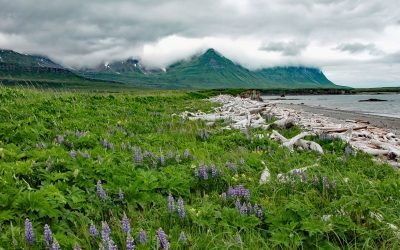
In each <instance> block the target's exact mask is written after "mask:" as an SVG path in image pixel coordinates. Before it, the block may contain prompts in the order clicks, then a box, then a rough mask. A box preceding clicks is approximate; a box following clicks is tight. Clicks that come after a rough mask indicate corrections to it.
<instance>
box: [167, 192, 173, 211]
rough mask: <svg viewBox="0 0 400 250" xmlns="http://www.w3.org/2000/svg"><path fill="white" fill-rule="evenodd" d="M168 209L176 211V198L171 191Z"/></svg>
mask: <svg viewBox="0 0 400 250" xmlns="http://www.w3.org/2000/svg"><path fill="white" fill-rule="evenodd" d="M168 211H169V212H170V213H173V212H174V211H175V199H174V197H173V196H172V194H171V193H169V195H168Z"/></svg>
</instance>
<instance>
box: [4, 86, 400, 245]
mask: <svg viewBox="0 0 400 250" xmlns="http://www.w3.org/2000/svg"><path fill="white" fill-rule="evenodd" d="M203 98H204V95H203V94H200V93H195V92H192V93H190V92H182V91H169V92H167V91H165V92H157V91H152V92H145V91H142V92H139V91H133V90H132V91H127V92H125V93H124V92H123V91H120V92H117V93H90V92H84V91H82V92H79V91H78V92H77V91H75V92H72V91H54V90H35V89H25V88H10V87H4V86H3V87H0V249H7V250H8V249H57V246H58V245H57V244H59V246H60V247H61V249H74V248H75V249H115V248H114V247H116V246H117V247H118V249H133V248H132V244H134V245H135V249H161V248H164V249H167V248H170V249H271V248H272V249H399V248H400V231H399V230H398V229H396V227H397V226H400V209H399V207H400V174H399V171H397V170H395V169H393V168H392V167H390V166H389V165H386V164H378V163H376V162H375V161H373V159H372V158H371V157H370V156H368V155H365V154H363V153H359V152H354V151H352V150H350V149H349V148H347V145H346V144H345V143H344V142H342V141H338V140H332V139H330V138H327V137H325V136H320V137H313V138H310V139H312V140H315V141H317V142H318V143H320V144H321V145H322V146H323V148H324V150H325V151H326V154H324V155H319V154H317V153H315V152H301V151H295V152H293V153H290V152H289V151H288V150H287V149H284V148H281V147H280V145H279V144H278V143H276V142H274V141H271V140H270V139H268V134H270V133H271V131H267V130H255V129H253V130H250V131H249V133H248V134H245V133H243V132H241V131H237V130H224V129H222V128H223V127H225V126H226V124H225V122H224V121H220V122H217V123H215V124H213V125H211V126H210V125H207V124H206V123H205V122H203V121H189V120H184V119H182V118H180V117H179V114H180V113H181V112H183V111H185V110H188V111H196V110H201V111H206V112H207V111H211V110H212V108H213V107H216V106H217V104H215V103H211V102H208V101H205V100H203ZM279 132H281V133H282V134H283V135H285V136H286V137H292V136H294V135H296V134H297V133H300V129H299V128H291V129H285V130H279ZM346 148H347V149H346ZM313 165H314V166H313ZM307 166H313V167H312V168H309V169H308V170H306V171H304V172H301V171H293V170H294V169H298V168H302V167H307ZM265 167H268V169H269V170H270V172H271V180H270V181H269V182H268V183H266V184H263V185H260V184H259V179H260V176H261V173H262V172H263V170H264V168H265ZM280 173H281V174H285V176H286V178H284V179H283V180H282V179H278V178H277V175H278V174H280ZM45 225H47V226H46V230H45V229H44V228H45ZM50 230H51V232H52V233H51V234H50V233H49V232H50ZM127 241H128V242H127Z"/></svg>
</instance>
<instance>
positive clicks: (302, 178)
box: [301, 171, 307, 183]
mask: <svg viewBox="0 0 400 250" xmlns="http://www.w3.org/2000/svg"><path fill="white" fill-rule="evenodd" d="M301 181H302V182H304V183H307V176H306V173H305V172H304V171H301Z"/></svg>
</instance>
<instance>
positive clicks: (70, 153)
mask: <svg viewBox="0 0 400 250" xmlns="http://www.w3.org/2000/svg"><path fill="white" fill-rule="evenodd" d="M69 155H70V156H71V158H72V159H75V158H76V152H75V151H74V150H71V151H69Z"/></svg>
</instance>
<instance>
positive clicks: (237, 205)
mask: <svg viewBox="0 0 400 250" xmlns="http://www.w3.org/2000/svg"><path fill="white" fill-rule="evenodd" d="M235 206H236V208H237V209H238V210H239V211H240V207H241V206H242V204H240V200H239V198H238V199H236V202H235Z"/></svg>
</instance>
